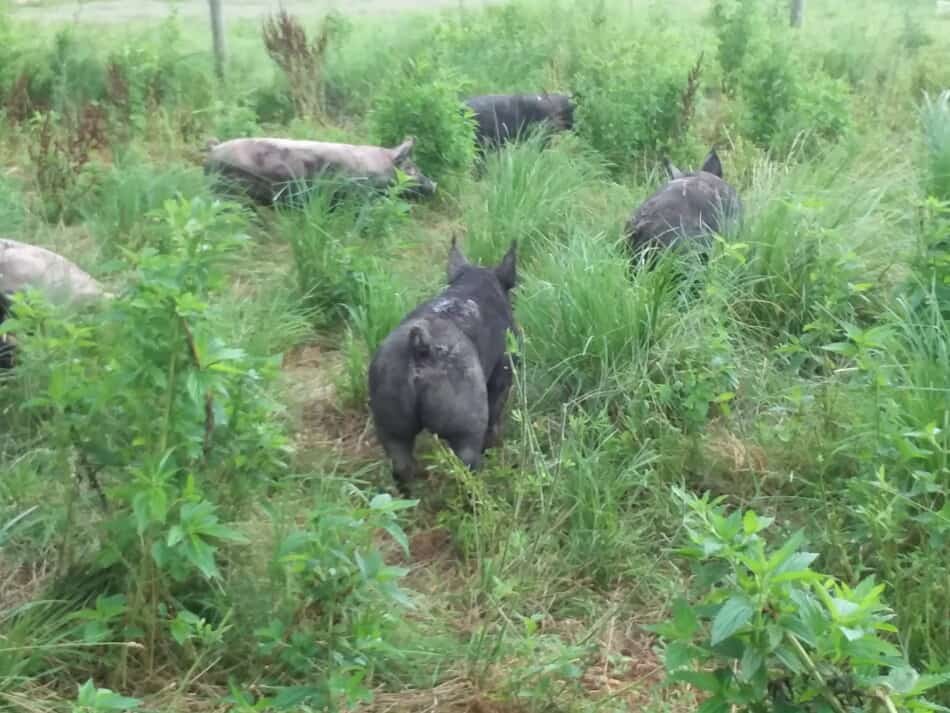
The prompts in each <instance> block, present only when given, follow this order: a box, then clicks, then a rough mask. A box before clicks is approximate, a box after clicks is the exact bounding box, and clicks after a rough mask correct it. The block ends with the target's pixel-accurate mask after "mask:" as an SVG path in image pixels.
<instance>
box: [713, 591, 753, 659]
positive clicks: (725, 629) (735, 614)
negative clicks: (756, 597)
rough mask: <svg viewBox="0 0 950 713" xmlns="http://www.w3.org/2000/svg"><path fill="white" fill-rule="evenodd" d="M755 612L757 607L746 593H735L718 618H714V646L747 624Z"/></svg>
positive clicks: (717, 615) (720, 611)
mask: <svg viewBox="0 0 950 713" xmlns="http://www.w3.org/2000/svg"><path fill="white" fill-rule="evenodd" d="M754 613H755V607H754V606H753V605H752V602H751V601H750V600H749V598H748V597H747V596H745V595H744V594H740V595H735V596H733V597H732V598H730V599H729V601H727V602H726V603H725V604H723V605H722V608H721V609H720V610H719V613H718V614H716V618H715V619H713V624H712V634H711V643H712V645H713V646H715V645H716V644H718V643H719V642H721V641H723V640H725V639H728V638H729V637H730V636H732V635H733V634H735V633H736V632H737V631H738V630H739V629H741V628H742V627H743V626H745V625H746V624H747V623H748V622H749V620H750V619H751V618H752V615H753V614H754Z"/></svg>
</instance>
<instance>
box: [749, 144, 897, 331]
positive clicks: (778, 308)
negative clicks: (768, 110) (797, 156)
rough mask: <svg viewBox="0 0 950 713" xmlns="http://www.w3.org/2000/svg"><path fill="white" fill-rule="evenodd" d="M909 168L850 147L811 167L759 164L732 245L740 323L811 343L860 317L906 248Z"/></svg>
mask: <svg viewBox="0 0 950 713" xmlns="http://www.w3.org/2000/svg"><path fill="white" fill-rule="evenodd" d="M872 166H873V168H872ZM908 171H909V167H908V166H907V165H906V164H905V163H902V162H900V161H899V160H898V159H897V157H896V156H888V157H887V158H882V157H880V156H874V155H873V154H872V153H868V152H865V151H864V150H863V149H860V148H858V149H855V148H852V147H848V146H839V147H834V148H831V149H829V150H827V151H826V152H824V153H823V154H822V156H821V157H820V158H818V157H816V158H815V159H814V160H813V161H812V162H811V163H809V164H786V165H783V164H773V163H770V162H765V163H761V164H760V165H759V166H758V167H757V169H756V171H755V176H754V178H753V185H752V187H751V188H750V189H749V190H748V191H746V193H745V195H744V201H745V215H744V219H743V224H742V227H741V230H740V232H739V234H738V236H737V237H736V241H735V245H734V246H733V248H732V249H733V250H734V251H739V252H740V253H742V256H741V260H742V262H743V266H742V268H741V269H740V271H739V274H738V277H737V279H738V280H739V283H738V284H739V285H741V286H742V287H741V289H740V291H739V292H738V294H737V297H736V300H735V303H734V305H733V309H734V310H735V311H736V314H737V315H738V316H739V319H740V320H741V322H742V323H743V324H744V325H746V327H748V328H752V329H753V330H761V331H760V332H759V333H760V336H761V337H763V338H765V339H766V340H767V341H770V340H774V339H776V338H778V339H779V340H782V339H785V338H787V337H791V338H792V339H793V341H796V343H797V340H801V341H802V343H803V344H805V343H807V344H810V345H811V346H812V347H814V346H817V345H819V344H821V343H822V340H823V339H829V338H831V336H832V335H834V334H836V333H838V332H839V330H840V326H841V323H842V321H849V322H851V321H854V320H856V319H858V320H860V319H862V316H861V315H867V314H868V313H869V311H870V310H872V305H873V295H875V294H881V293H883V290H884V288H885V287H886V285H885V284H884V283H883V282H882V278H884V277H886V276H887V275H888V274H889V272H890V270H891V269H892V268H894V267H895V265H896V264H898V263H899V260H900V254H901V251H902V250H903V251H908V252H909V250H910V249H911V248H912V246H913V241H914V236H913V235H912V234H911V231H910V230H909V227H910V226H909V224H908V220H907V219H908V212H907V204H906V203H905V202H906V201H908V200H910V195H909V194H908V190H909V180H910V179H909V172H908ZM858 186H860V187H861V188H860V190H856V189H857V187H858ZM883 236H887V239H886V240H883Z"/></svg>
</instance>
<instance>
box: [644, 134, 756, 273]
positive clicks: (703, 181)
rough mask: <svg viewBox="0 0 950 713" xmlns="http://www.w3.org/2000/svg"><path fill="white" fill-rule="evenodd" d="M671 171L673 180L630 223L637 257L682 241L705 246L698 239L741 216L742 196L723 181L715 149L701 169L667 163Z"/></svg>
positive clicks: (651, 198)
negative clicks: (685, 169) (685, 170)
mask: <svg viewBox="0 0 950 713" xmlns="http://www.w3.org/2000/svg"><path fill="white" fill-rule="evenodd" d="M667 172H668V173H669V176H670V180H669V182H667V183H666V185H664V186H663V187H662V188H660V189H659V190H658V191H657V192H656V193H654V194H653V195H652V196H651V197H650V198H648V199H647V200H646V201H645V202H644V203H643V205H641V206H640V207H639V208H638V209H637V211H636V212H635V213H634V214H633V216H632V217H631V218H630V220H629V221H628V222H627V226H626V236H627V240H628V242H629V245H630V249H631V251H632V252H633V254H634V255H635V256H639V255H641V254H642V253H643V252H644V251H646V250H648V249H649V250H651V251H652V250H655V249H666V248H669V247H672V246H674V245H677V244H679V243H680V242H681V241H686V244H687V246H688V247H705V246H706V245H707V243H708V241H707V240H701V241H700V240H697V239H698V238H708V236H709V235H711V234H712V233H722V232H724V231H726V230H727V229H729V227H731V226H732V225H733V224H734V222H735V221H737V220H738V219H739V217H740V212H741V208H742V206H741V203H740V202H739V197H738V195H737V194H736V191H735V189H733V188H732V186H730V185H729V184H728V183H726V182H725V181H724V180H723V178H722V163H720V161H719V156H717V155H716V151H715V149H713V150H712V151H710V152H709V155H707V156H706V159H705V161H704V162H703V167H702V168H701V169H700V170H699V171H696V172H694V173H687V174H684V173H682V172H681V171H680V170H679V169H677V168H676V167H675V166H673V165H672V164H671V163H669V162H667Z"/></svg>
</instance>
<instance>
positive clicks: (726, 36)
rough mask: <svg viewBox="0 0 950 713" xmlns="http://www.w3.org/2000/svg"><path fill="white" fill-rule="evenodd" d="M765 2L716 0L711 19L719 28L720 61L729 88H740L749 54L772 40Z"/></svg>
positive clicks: (714, 25)
mask: <svg viewBox="0 0 950 713" xmlns="http://www.w3.org/2000/svg"><path fill="white" fill-rule="evenodd" d="M763 5H764V3H762V2H760V0H714V2H713V5H712V8H711V10H710V19H711V21H712V25H713V28H714V30H715V32H716V41H717V46H718V50H719V65H720V67H721V68H722V74H723V80H724V84H725V86H726V88H727V89H729V90H730V91H734V90H736V89H737V88H738V85H739V79H740V77H741V74H742V69H743V68H744V67H745V65H746V60H747V59H748V57H749V56H750V55H752V54H754V53H756V52H757V51H758V49H759V47H760V46H761V45H762V44H765V43H767V42H768V39H767V32H768V28H767V26H766V17H765V12H764V9H763Z"/></svg>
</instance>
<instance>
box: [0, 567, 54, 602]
mask: <svg viewBox="0 0 950 713" xmlns="http://www.w3.org/2000/svg"><path fill="white" fill-rule="evenodd" d="M52 570H53V567H52V564H51V563H50V562H47V561H46V560H41V561H39V562H11V561H9V560H8V559H6V558H4V557H0V572H2V574H0V610H11V609H14V608H16V607H18V606H20V605H21V604H26V603H27V602H29V601H33V600H35V599H37V598H38V597H39V593H40V592H41V591H42V590H43V589H44V588H45V587H46V585H47V584H48V583H49V582H50V580H51V579H52Z"/></svg>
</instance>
